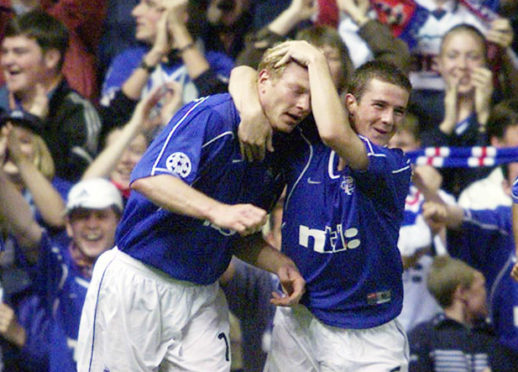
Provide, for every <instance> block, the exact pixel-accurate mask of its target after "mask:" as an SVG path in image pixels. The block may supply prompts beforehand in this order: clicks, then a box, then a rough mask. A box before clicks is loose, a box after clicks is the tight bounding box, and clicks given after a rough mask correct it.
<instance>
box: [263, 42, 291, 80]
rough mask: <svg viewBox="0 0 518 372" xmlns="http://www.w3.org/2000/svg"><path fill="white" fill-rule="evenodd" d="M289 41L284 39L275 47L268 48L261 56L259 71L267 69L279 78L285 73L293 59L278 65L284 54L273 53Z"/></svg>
mask: <svg viewBox="0 0 518 372" xmlns="http://www.w3.org/2000/svg"><path fill="white" fill-rule="evenodd" d="M288 41H289V40H287V41H283V42H282V43H277V44H275V45H274V46H273V47H271V48H268V49H266V51H265V52H264V53H263V57H262V58H261V62H259V66H258V67H257V71H258V72H260V71H262V70H266V71H268V72H269V73H270V75H271V76H272V77H273V78H274V79H277V78H279V77H280V76H281V75H282V74H283V73H284V70H286V67H287V66H288V63H289V62H292V61H293V60H288V61H287V62H286V63H283V64H282V65H280V66H276V65H277V63H278V62H279V61H280V60H281V59H282V57H283V55H279V54H277V55H272V54H274V52H276V51H278V50H279V49H281V48H282V47H284V46H285V45H286V43H287V42H288Z"/></svg>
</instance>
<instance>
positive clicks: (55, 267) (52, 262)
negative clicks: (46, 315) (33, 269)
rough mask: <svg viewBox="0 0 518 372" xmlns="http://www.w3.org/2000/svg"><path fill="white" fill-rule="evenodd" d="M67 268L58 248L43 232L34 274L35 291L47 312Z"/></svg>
mask: <svg viewBox="0 0 518 372" xmlns="http://www.w3.org/2000/svg"><path fill="white" fill-rule="evenodd" d="M67 272H68V267H67V266H66V263H65V261H64V259H63V255H62V253H61V250H60V248H59V247H57V246H55V245H54V244H53V243H52V241H51V239H50V238H49V236H48V233H47V232H46V231H45V232H44V233H43V235H42V237H41V242H40V253H39V259H38V272H37V274H36V280H35V285H36V291H37V293H38V295H39V296H40V298H41V299H42V300H43V304H44V306H45V308H46V309H47V310H51V309H52V305H53V302H54V299H55V298H56V296H57V292H58V291H59V290H60V285H61V284H62V282H63V278H64V277H65V276H66V275H67Z"/></svg>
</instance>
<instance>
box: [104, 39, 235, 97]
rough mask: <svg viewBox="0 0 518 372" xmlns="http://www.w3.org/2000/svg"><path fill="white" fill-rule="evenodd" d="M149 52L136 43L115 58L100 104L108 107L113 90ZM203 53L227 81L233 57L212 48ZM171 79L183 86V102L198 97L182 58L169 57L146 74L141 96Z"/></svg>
mask: <svg viewBox="0 0 518 372" xmlns="http://www.w3.org/2000/svg"><path fill="white" fill-rule="evenodd" d="M148 51H149V47H147V46H138V47H135V48H129V49H127V50H125V51H124V52H122V53H121V54H119V55H118V56H117V57H115V58H114V60H113V62H112V63H111V65H110V68H109V69H108V71H107V73H106V77H105V79H104V82H103V86H102V93H101V95H102V98H101V104H102V105H104V106H108V105H109V104H110V101H111V100H112V99H113V97H114V96H115V93H116V92H117V91H119V90H120V89H121V88H122V85H123V84H124V82H125V81H126V80H127V79H128V78H129V77H130V76H131V74H132V73H133V71H134V70H135V69H136V68H138V66H139V64H140V62H141V61H142V58H144V56H145V55H146V53H147V52H148ZM204 56H205V59H206V60H207V62H208V63H209V66H210V68H211V70H213V71H214V73H215V74H216V76H218V78H220V79H221V80H222V81H226V80H228V78H229V76H230V71H231V70H232V68H233V67H234V62H233V61H232V59H230V58H229V57H228V56H227V55H225V54H223V53H220V52H215V51H206V52H205V54H204ZM172 80H174V81H176V82H178V83H179V84H180V85H181V86H182V98H183V99H182V102H183V103H187V102H190V101H191V100H193V99H195V98H198V97H199V96H200V94H199V92H198V89H197V87H196V85H195V84H194V83H193V81H192V80H191V77H190V76H189V72H188V70H187V66H185V65H184V64H183V61H182V60H181V59H176V60H171V62H170V63H159V64H158V65H157V67H156V68H155V69H154V71H153V72H152V73H151V74H150V75H149V79H148V81H147V83H146V85H145V87H144V89H143V96H146V95H147V94H148V93H149V92H151V91H152V90H153V89H154V88H156V87H158V86H161V85H163V84H165V83H167V82H169V81H172ZM159 104H160V103H159Z"/></svg>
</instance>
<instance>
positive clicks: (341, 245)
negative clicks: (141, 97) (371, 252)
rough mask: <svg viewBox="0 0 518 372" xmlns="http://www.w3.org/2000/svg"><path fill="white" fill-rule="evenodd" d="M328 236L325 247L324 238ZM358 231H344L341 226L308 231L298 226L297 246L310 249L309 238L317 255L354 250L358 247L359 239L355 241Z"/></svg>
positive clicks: (352, 229)
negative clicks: (327, 242)
mask: <svg viewBox="0 0 518 372" xmlns="http://www.w3.org/2000/svg"><path fill="white" fill-rule="evenodd" d="M327 236H329V244H328V245H327V246H326V238H327ZM356 236H358V229H357V228H355V227H350V228H348V229H346V230H345V231H344V229H343V227H342V224H338V225H336V226H335V228H334V229H333V228H331V227H330V226H326V228H325V230H319V229H310V228H309V227H307V226H304V225H300V226H299V244H300V245H301V246H303V247H305V248H310V247H309V245H310V238H313V239H312V240H313V250H314V251H315V252H318V253H336V252H341V251H345V250H347V249H356V248H358V247H359V246H360V243H361V241H360V239H357V238H356Z"/></svg>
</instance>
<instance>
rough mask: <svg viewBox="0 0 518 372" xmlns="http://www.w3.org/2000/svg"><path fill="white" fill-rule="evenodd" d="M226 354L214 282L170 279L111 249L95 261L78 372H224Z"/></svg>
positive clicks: (223, 310)
mask: <svg viewBox="0 0 518 372" xmlns="http://www.w3.org/2000/svg"><path fill="white" fill-rule="evenodd" d="M229 349H230V343H229V323H228V306H227V303H226V300H225V296H224V295H223V292H222V291H221V290H220V288H219V285H218V283H217V282H216V283H214V284H211V285H207V286H203V285H197V284H192V283H188V282H184V281H179V280H174V279H172V278H171V277H169V276H168V275H166V274H164V273H163V272H161V271H159V270H156V269H153V268H151V267H149V266H147V265H144V264H143V263H142V262H140V261H138V260H135V259H133V258H132V257H130V256H129V255H127V254H125V253H123V252H121V251H119V250H118V249H116V248H114V249H112V250H110V251H107V252H105V253H103V254H102V255H101V256H100V257H99V259H98V260H97V262H96V264H95V268H94V272H93V277H92V281H91V283H90V286H89V288H88V293H87V296H86V300H85V304H84V307H83V313H82V316H81V325H80V327H79V339H78V346H77V357H78V371H79V372H86V371H95V372H108V371H109V372H119V371H120V372H132V371H139V372H140V371H142V372H143V371H146V372H147V371H190V372H199V371H214V372H227V371H229V370H230V350H229Z"/></svg>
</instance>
